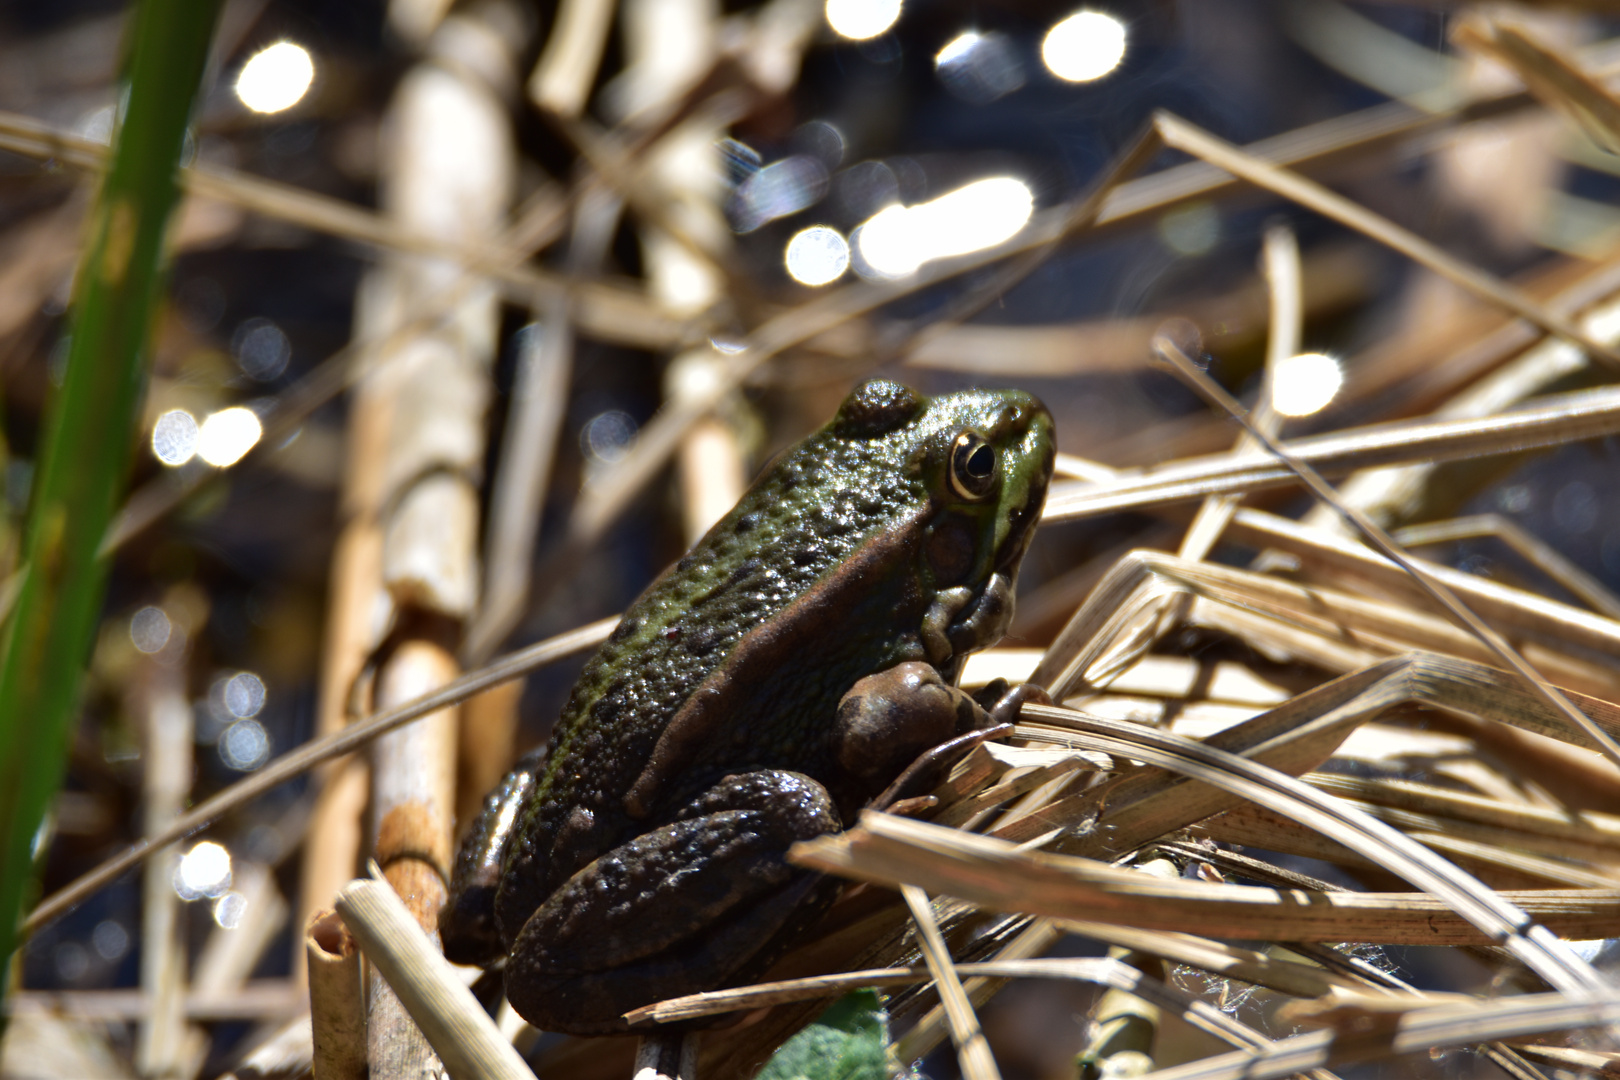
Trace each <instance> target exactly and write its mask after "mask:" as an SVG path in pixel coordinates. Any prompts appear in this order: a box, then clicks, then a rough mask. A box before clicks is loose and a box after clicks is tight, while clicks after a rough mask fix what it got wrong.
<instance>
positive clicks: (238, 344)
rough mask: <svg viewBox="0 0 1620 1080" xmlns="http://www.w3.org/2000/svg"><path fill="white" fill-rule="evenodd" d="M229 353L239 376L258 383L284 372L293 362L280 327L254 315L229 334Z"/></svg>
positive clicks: (290, 349) (267, 380) (290, 351)
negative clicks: (290, 361)
mask: <svg viewBox="0 0 1620 1080" xmlns="http://www.w3.org/2000/svg"><path fill="white" fill-rule="evenodd" d="M231 351H232V352H233V353H235V354H236V364H237V366H238V367H240V368H241V369H242V374H244V375H246V376H247V377H248V378H250V379H254V380H256V381H258V382H269V381H270V380H272V379H275V378H277V377H278V376H280V375H281V373H282V372H283V371H286V370H287V361H288V360H290V359H292V343H291V342H290V341H288V340H287V335H286V334H284V333H283V332H282V330H281V327H279V326H277V325H276V324H275V323H273V322H271V321H270V320H269V319H266V318H262V317H259V316H255V317H253V318H251V319H247V320H245V321H244V322H243V323H242V325H241V326H238V327H237V328H236V333H235V334H233V335H231Z"/></svg>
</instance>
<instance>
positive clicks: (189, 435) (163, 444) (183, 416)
mask: <svg viewBox="0 0 1620 1080" xmlns="http://www.w3.org/2000/svg"><path fill="white" fill-rule="evenodd" d="M200 431H201V429H200V428H198V427H197V418H196V417H195V416H192V415H191V414H190V413H188V412H186V410H184V409H170V410H169V411H168V412H166V413H164V414H163V415H162V416H160V417H158V418H157V423H155V424H153V425H152V454H153V456H155V457H156V458H157V459H158V460H159V461H161V462H163V464H165V465H167V466H169V467H170V468H171V469H172V468H176V467H178V466H181V465H184V464H185V463H186V462H188V461H190V460H191V459H192V458H193V457H195V456H196V454H197V436H198V435H199V434H200Z"/></svg>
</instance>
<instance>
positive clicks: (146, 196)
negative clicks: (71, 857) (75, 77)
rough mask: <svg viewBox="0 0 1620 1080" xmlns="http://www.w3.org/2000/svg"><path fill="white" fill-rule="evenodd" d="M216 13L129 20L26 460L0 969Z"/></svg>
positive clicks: (9, 631)
mask: <svg viewBox="0 0 1620 1080" xmlns="http://www.w3.org/2000/svg"><path fill="white" fill-rule="evenodd" d="M218 11H219V3H218V0H144V2H143V3H141V5H140V8H139V11H138V12H137V13H136V16H135V20H134V30H133V37H132V39H131V43H132V48H131V50H130V53H129V63H128V68H127V70H128V76H129V77H128V84H127V96H126V97H125V99H124V102H125V103H124V105H123V114H124V115H123V118H122V123H121V124H120V125H119V132H118V137H117V144H116V146H115V147H114V150H113V156H112V162H111V166H110V168H109V170H108V172H107V175H106V177H105V178H104V180H103V182H102V188H101V193H100V197H99V199H98V201H97V205H96V211H95V216H94V218H93V219H92V226H91V230H90V233H89V243H88V246H87V248H86V250H85V252H84V255H83V257H82V260H81V262H80V265H79V270H78V276H77V279H76V282H75V285H74V303H73V317H72V331H71V333H72V338H71V345H70V348H69V352H68V365H67V376H66V380H65V382H64V384H63V386H62V389H61V391H60V392H59V393H58V394H57V395H56V397H55V399H54V400H53V401H52V402H51V404H50V407H49V414H48V418H47V421H46V426H45V434H44V441H43V443H42V444H41V447H40V450H39V464H38V466H37V472H36V477H35V481H34V490H33V498H32V501H31V504H30V506H29V513H28V520H27V523H26V526H25V532H24V538H23V549H22V550H23V557H24V559H25V560H26V565H27V566H28V568H29V569H28V571H27V576H26V579H25V580H24V582H23V585H22V590H21V592H20V594H19V595H18V597H17V603H16V608H15V609H14V611H13V613H12V617H11V620H10V622H9V623H8V624H7V626H6V629H5V634H4V637H3V639H0V842H3V843H4V845H5V846H4V848H3V849H0V957H8V958H9V957H10V956H11V955H12V953H13V951H14V950H15V948H16V945H17V930H16V928H17V923H18V918H19V916H20V914H21V912H22V910H23V908H24V905H25V903H27V902H29V898H30V895H31V893H32V877H33V874H32V865H31V857H30V856H31V852H30V848H31V846H32V843H33V838H34V836H35V834H36V833H37V832H38V830H39V826H40V822H41V821H42V820H43V818H44V815H45V811H46V808H47V807H48V805H49V803H50V799H51V797H52V796H53V795H54V794H55V792H56V788H57V786H58V785H59V784H60V782H61V776H62V769H63V764H64V758H65V755H66V752H67V745H68V737H69V733H70V732H71V730H72V726H73V721H74V718H75V714H76V711H77V705H78V701H79V691H80V682H81V679H82V676H83V673H84V667H85V662H86V660H87V658H88V656H89V652H90V646H91V643H92V641H93V640H94V638H95V633H96V625H97V622H98V619H99V616H100V613H101V603H102V596H103V593H104V591H105V586H106V577H107V566H106V564H105V562H104V561H103V560H102V559H99V558H98V557H97V554H96V552H97V549H98V548H99V546H100V544H101V538H102V535H103V534H104V533H105V532H106V530H107V525H108V522H109V521H110V520H111V518H112V514H113V511H114V509H115V508H116V506H117V500H118V498H119V496H120V494H121V492H122V489H123V487H124V485H125V482H126V480H127V474H128V470H129V461H130V453H131V450H132V448H133V445H134V441H135V427H136V417H137V411H138V409H139V407H140V398H141V388H142V385H143V383H144V379H145V363H144V360H145V352H146V345H147V341H148V332H149V326H150V322H151V316H152V309H153V307H154V305H155V304H156V303H157V302H158V300H159V298H160V296H161V292H162V285H163V257H164V242H163V241H164V233H165V231H166V229H167V227H168V222H169V216H170V214H171V212H172V211H173V209H174V207H175V203H176V201H177V199H178V197H179V188H178V186H177V185H176V179H175V171H176V167H177V166H178V164H179V159H180V154H181V151H182V148H183V146H184V143H185V134H186V122H187V120H188V118H189V116H190V113H191V103H192V98H193V97H194V96H195V95H196V93H197V87H198V83H199V82H200V81H201V79H202V73H203V66H204V62H205V61H206V60H207V57H208V43H209V39H210V38H211V37H212V35H213V27H214V19H215V16H216V15H217V14H218ZM4 987H5V980H0V994H3V993H4ZM0 1016H3V1013H0Z"/></svg>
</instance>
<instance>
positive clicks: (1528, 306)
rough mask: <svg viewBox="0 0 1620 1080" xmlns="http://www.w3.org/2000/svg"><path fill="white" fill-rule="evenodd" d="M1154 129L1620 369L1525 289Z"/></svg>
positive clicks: (1222, 145)
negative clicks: (1515, 286)
mask: <svg viewBox="0 0 1620 1080" xmlns="http://www.w3.org/2000/svg"><path fill="white" fill-rule="evenodd" d="M1154 125H1155V127H1156V128H1157V130H1158V132H1159V135H1160V137H1162V138H1163V139H1164V141H1165V143H1166V144H1167V145H1169V146H1172V147H1174V148H1175V149H1177V150H1181V151H1184V152H1186V153H1189V154H1192V155H1193V156H1194V157H1198V158H1202V159H1203V160H1204V161H1207V162H1209V163H1210V164H1211V165H1215V166H1218V167H1219V168H1222V169H1225V170H1226V171H1227V172H1229V173H1231V174H1232V175H1233V176H1239V177H1242V178H1243V179H1245V180H1247V181H1249V182H1250V183H1251V184H1254V185H1256V186H1257V187H1262V188H1265V189H1266V190H1267V191H1271V192H1274V193H1276V194H1278V195H1281V196H1282V197H1283V198H1285V199H1290V200H1292V201H1293V202H1297V203H1299V204H1300V205H1301V206H1304V207H1305V208H1307V209H1309V210H1314V211H1316V212H1317V213H1319V214H1321V215H1323V216H1324V217H1329V218H1332V219H1333V220H1334V221H1337V222H1339V223H1340V224H1342V225H1345V226H1347V227H1349V228H1352V229H1355V230H1356V231H1357V232H1360V233H1363V234H1365V235H1366V236H1369V237H1371V238H1372V239H1374V240H1376V241H1378V242H1379V243H1381V244H1383V245H1385V246H1386V247H1389V248H1392V249H1393V250H1395V251H1398V252H1400V253H1401V254H1402V255H1405V256H1406V257H1407V258H1409V259H1411V260H1412V261H1414V262H1416V263H1418V264H1419V265H1421V266H1423V267H1425V268H1427V269H1429V270H1432V271H1434V272H1435V273H1436V274H1439V275H1440V276H1441V277H1444V278H1446V279H1447V280H1448V281H1451V282H1452V283H1454V284H1456V285H1459V286H1461V287H1462V288H1464V289H1466V290H1468V291H1469V292H1471V293H1473V294H1474V295H1475V296H1478V297H1479V298H1480V299H1482V300H1484V301H1486V302H1487V303H1491V304H1495V305H1496V306H1498V307H1501V308H1503V309H1505V310H1507V311H1510V312H1512V313H1513V314H1515V315H1518V316H1519V317H1520V318H1523V319H1527V320H1529V321H1530V322H1532V323H1535V324H1536V325H1537V326H1539V327H1541V328H1542V329H1543V330H1545V331H1547V333H1549V334H1552V335H1553V336H1554V337H1560V338H1563V339H1564V340H1565V341H1567V342H1569V343H1570V344H1571V345H1574V346H1575V347H1576V348H1578V349H1581V350H1583V351H1585V352H1586V353H1587V354H1588V355H1589V356H1591V357H1592V358H1593V359H1596V360H1601V361H1603V362H1604V363H1605V364H1608V365H1609V366H1610V367H1612V368H1620V351H1617V350H1615V349H1614V348H1612V347H1610V346H1608V345H1605V344H1603V343H1602V342H1600V341H1597V340H1596V339H1594V338H1593V337H1592V336H1591V335H1590V334H1588V333H1586V332H1585V331H1584V330H1582V329H1581V328H1580V327H1579V326H1577V325H1575V323H1574V322H1573V321H1571V320H1570V319H1568V318H1567V317H1565V316H1563V315H1561V314H1559V313H1558V312H1556V311H1553V310H1551V309H1550V308H1548V307H1547V305H1545V304H1542V303H1540V302H1539V301H1537V300H1535V299H1533V298H1532V297H1530V296H1529V295H1527V294H1526V293H1524V292H1523V291H1522V290H1520V289H1516V288H1514V287H1513V286H1512V285H1509V284H1508V283H1507V282H1505V281H1503V280H1502V279H1500V278H1498V277H1495V276H1493V275H1491V274H1488V273H1486V272H1485V271H1483V270H1481V269H1479V268H1478V267H1476V266H1474V265H1472V264H1470V263H1467V262H1464V261H1463V260H1462V259H1459V258H1457V257H1456V256H1455V255H1451V254H1449V253H1447V252H1445V251H1442V250H1440V248H1438V247H1436V246H1435V245H1434V244H1431V243H1430V242H1429V241H1427V240H1425V239H1423V238H1422V237H1420V236H1418V235H1417V234H1415V233H1413V232H1410V231H1409V230H1407V229H1403V228H1401V227H1400V226H1399V225H1397V224H1395V223H1394V222H1393V221H1390V220H1389V219H1388V218H1386V217H1383V216H1381V215H1379V214H1375V213H1373V212H1372V211H1371V210H1368V209H1367V208H1366V207H1364V206H1361V205H1360V204H1358V203H1355V202H1352V201H1351V200H1349V199H1347V198H1345V197H1344V196H1343V195H1339V194H1337V193H1335V192H1332V191H1329V190H1328V189H1327V188H1325V187H1323V186H1322V185H1321V184H1318V183H1317V182H1316V181H1314V180H1308V179H1306V178H1305V177H1303V176H1301V175H1299V174H1298V173H1296V172H1293V171H1291V170H1289V169H1285V168H1281V167H1279V166H1277V165H1273V164H1272V163H1270V162H1268V161H1264V160H1262V159H1260V158H1257V157H1255V156H1254V155H1252V154H1250V153H1247V152H1246V151H1244V150H1243V149H1241V148H1240V147H1237V146H1233V145H1232V144H1231V143H1229V142H1226V141H1224V140H1222V139H1217V138H1216V137H1215V136H1213V135H1211V134H1209V133H1208V132H1207V131H1203V130H1201V129H1199V128H1197V127H1195V126H1193V125H1192V124H1189V123H1187V121H1185V120H1182V119H1181V118H1180V117H1177V116H1172V115H1171V114H1169V113H1166V112H1159V113H1157V114H1155V117H1154Z"/></svg>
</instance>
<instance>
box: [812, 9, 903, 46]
mask: <svg viewBox="0 0 1620 1080" xmlns="http://www.w3.org/2000/svg"><path fill="white" fill-rule="evenodd" d="M899 18H900V0H827V25H828V26H830V27H832V28H833V32H834V33H837V34H839V35H840V36H842V37H847V38H849V39H851V40H853V41H865V40H866V39H867V38H875V37H877V36H878V35H879V34H881V33H883V31H885V30H887V29H888V28H889V27H891V26H893V25H894V24H895V21H896V20H897V19H899Z"/></svg>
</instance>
